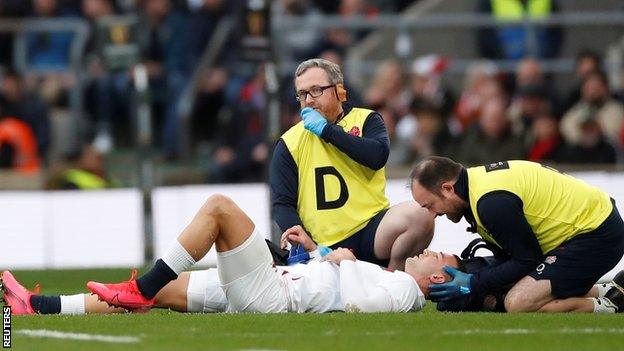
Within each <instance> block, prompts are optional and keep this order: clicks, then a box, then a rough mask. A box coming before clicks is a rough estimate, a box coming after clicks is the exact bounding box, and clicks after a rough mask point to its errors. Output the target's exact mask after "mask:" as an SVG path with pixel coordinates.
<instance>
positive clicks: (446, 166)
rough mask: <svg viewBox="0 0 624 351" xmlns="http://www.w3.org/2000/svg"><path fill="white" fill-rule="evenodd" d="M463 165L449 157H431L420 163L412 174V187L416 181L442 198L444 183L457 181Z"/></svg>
mask: <svg viewBox="0 0 624 351" xmlns="http://www.w3.org/2000/svg"><path fill="white" fill-rule="evenodd" d="M461 169H462V165H461V164H459V163H457V162H455V161H453V160H451V159H450V158H448V157H440V156H430V157H427V158H426V159H424V160H422V161H420V162H419V163H418V164H416V166H415V167H414V169H413V170H412V173H411V174H410V185H411V184H413V183H414V181H415V180H417V181H418V183H419V184H420V185H422V186H423V187H424V188H425V189H427V190H429V191H430V192H432V193H434V194H436V195H438V196H442V191H440V187H441V186H442V183H444V182H448V181H449V180H454V179H457V177H458V176H459V172H460V171H461Z"/></svg>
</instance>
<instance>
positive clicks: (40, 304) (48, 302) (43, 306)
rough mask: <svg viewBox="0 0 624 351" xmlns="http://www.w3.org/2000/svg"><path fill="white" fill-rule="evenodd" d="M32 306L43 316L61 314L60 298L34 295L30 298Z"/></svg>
mask: <svg viewBox="0 0 624 351" xmlns="http://www.w3.org/2000/svg"><path fill="white" fill-rule="evenodd" d="M30 305H31V306H32V308H33V309H34V310H35V312H37V313H41V314H59V313H61V297H60V296H43V295H32V296H31V297H30Z"/></svg>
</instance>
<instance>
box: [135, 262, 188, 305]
mask: <svg viewBox="0 0 624 351" xmlns="http://www.w3.org/2000/svg"><path fill="white" fill-rule="evenodd" d="M177 278H178V275H177V274H176V273H175V272H174V271H173V270H172V269H171V268H169V266H167V264H166V263H165V261H163V260H162V259H160V258H159V259H158V261H156V263H155V264H154V267H152V269H150V270H149V272H147V273H145V274H143V275H142V276H141V278H139V279H137V285H138V286H139V290H140V291H141V294H143V296H145V297H146V298H148V299H151V298H153V297H154V296H156V294H157V293H158V292H159V291H160V289H162V288H164V287H165V285H167V283H169V282H170V281H172V280H175V279H177Z"/></svg>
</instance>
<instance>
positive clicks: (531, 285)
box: [411, 157, 624, 312]
mask: <svg viewBox="0 0 624 351" xmlns="http://www.w3.org/2000/svg"><path fill="white" fill-rule="evenodd" d="M411 186H412V195H413V197H414V199H415V200H416V201H417V202H418V203H420V205H421V206H422V207H423V208H427V209H428V210H429V211H430V212H432V213H433V214H435V215H438V216H441V215H446V216H447V217H448V218H449V219H450V220H451V221H453V222H456V223H457V222H459V221H460V220H461V218H462V217H464V218H465V219H466V221H467V222H468V223H469V224H470V225H471V228H470V229H471V230H472V231H475V232H477V233H478V234H479V235H481V237H483V239H485V240H486V241H487V242H488V243H490V245H491V246H493V247H494V248H497V251H498V254H499V256H501V257H504V259H503V263H501V264H499V265H497V266H495V267H488V268H487V269H484V270H482V271H479V272H477V273H475V274H464V273H461V272H458V273H457V274H455V273H456V272H452V273H451V275H453V276H454V280H453V281H451V282H449V283H446V284H441V285H439V286H438V287H436V288H434V289H433V290H436V291H435V292H432V296H433V297H434V298H435V299H438V300H441V301H442V300H447V299H453V298H456V297H458V296H460V295H463V294H470V293H477V292H481V291H488V290H492V289H495V288H498V287H502V286H506V285H509V284H512V285H513V287H512V288H511V290H510V291H509V293H508V294H507V296H506V297H505V308H506V310H507V311H508V312H530V311H542V312H567V311H579V312H581V311H584V312H591V311H595V312H608V311H611V312H613V311H617V312H622V310H621V308H619V307H618V306H615V305H611V306H606V305H608V304H611V301H613V300H621V302H622V304H624V296H622V295H623V293H624V289H616V290H615V291H612V292H611V294H617V295H618V298H617V299H614V298H613V296H611V299H610V300H609V299H604V297H605V294H604V293H602V295H601V293H598V294H596V292H591V295H588V294H589V293H590V289H592V286H593V284H594V283H596V282H597V281H598V279H600V278H601V277H602V276H603V275H604V274H605V273H607V272H609V271H610V270H611V269H612V268H613V267H615V265H616V264H617V263H618V262H619V261H620V259H621V258H622V255H623V253H624V223H623V222H622V218H621V217H620V215H619V213H618V211H617V208H616V206H615V202H614V201H613V200H612V199H610V198H609V195H608V194H607V193H605V192H604V191H602V190H600V189H598V188H596V187H593V186H591V185H589V184H587V183H585V182H583V181H581V180H579V179H576V178H574V177H571V176H569V175H566V174H562V173H559V172H558V171H556V170H554V169H552V168H549V167H546V166H542V165H541V164H538V163H534V162H528V161H502V162H494V163H491V164H488V165H485V166H480V167H471V168H464V167H463V166H462V165H461V164H459V163H456V162H454V161H453V160H451V159H448V158H444V157H430V158H428V159H426V160H424V161H422V162H420V163H419V164H418V165H416V167H415V168H414V170H413V171H412V174H411ZM605 293H606V292H605ZM596 295H597V296H598V297H589V296H596ZM607 297H609V296H607Z"/></svg>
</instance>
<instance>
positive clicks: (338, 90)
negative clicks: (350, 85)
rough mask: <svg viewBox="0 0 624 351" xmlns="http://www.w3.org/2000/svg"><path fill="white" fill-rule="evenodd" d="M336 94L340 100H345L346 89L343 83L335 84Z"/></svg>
mask: <svg viewBox="0 0 624 351" xmlns="http://www.w3.org/2000/svg"><path fill="white" fill-rule="evenodd" d="M336 96H337V97H338V101H340V102H345V101H347V89H345V87H344V85H342V84H336Z"/></svg>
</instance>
